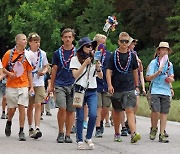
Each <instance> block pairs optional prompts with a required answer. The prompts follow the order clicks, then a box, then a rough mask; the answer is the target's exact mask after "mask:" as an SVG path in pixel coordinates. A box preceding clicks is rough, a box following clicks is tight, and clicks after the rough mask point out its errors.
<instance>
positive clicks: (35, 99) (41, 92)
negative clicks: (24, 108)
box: [29, 86, 46, 105]
mask: <svg viewBox="0 0 180 154" xmlns="http://www.w3.org/2000/svg"><path fill="white" fill-rule="evenodd" d="M34 92H35V95H34V96H29V104H30V105H32V104H36V103H42V102H43V101H44V99H45V98H46V93H45V88H44V86H39V87H34Z"/></svg>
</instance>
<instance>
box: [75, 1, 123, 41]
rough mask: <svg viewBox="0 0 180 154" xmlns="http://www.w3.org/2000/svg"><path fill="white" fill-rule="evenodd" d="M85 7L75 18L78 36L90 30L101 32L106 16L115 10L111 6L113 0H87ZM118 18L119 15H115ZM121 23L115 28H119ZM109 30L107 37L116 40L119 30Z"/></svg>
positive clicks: (84, 34)
mask: <svg viewBox="0 0 180 154" xmlns="http://www.w3.org/2000/svg"><path fill="white" fill-rule="evenodd" d="M87 2H88V4H87V7H86V8H85V9H84V11H83V12H82V15H80V16H78V17H77V18H76V26H77V29H78V31H79V37H83V36H87V35H88V34H89V33H91V32H97V33H102V34H105V35H106V33H105V32H103V27H104V24H105V22H106V19H107V17H108V16H112V15H115V10H114V8H113V6H112V3H113V2H114V0H108V1H107V0H88V1H87ZM116 17H117V20H119V16H116ZM119 27H120V28H119ZM121 27H122V26H121V24H120V23H119V25H118V26H117V29H118V30H120V29H121ZM118 30H116V31H114V32H110V35H109V38H110V39H111V40H113V41H114V42H113V43H115V41H116V42H117V38H118V33H119V31H118Z"/></svg>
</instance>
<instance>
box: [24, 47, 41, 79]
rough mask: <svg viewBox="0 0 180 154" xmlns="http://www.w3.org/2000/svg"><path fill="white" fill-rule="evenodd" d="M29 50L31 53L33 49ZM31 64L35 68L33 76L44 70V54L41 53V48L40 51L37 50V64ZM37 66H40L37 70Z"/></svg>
mask: <svg viewBox="0 0 180 154" xmlns="http://www.w3.org/2000/svg"><path fill="white" fill-rule="evenodd" d="M27 50H28V51H29V50H31V49H30V48H28V49H27ZM32 52H33V51H32ZM31 64H32V67H33V70H32V74H33V76H34V74H35V73H37V72H38V69H42V52H41V49H40V48H38V50H37V60H36V63H35V64H33V63H31ZM38 64H39V65H38ZM37 66H38V68H37Z"/></svg>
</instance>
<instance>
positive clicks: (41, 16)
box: [10, 0, 73, 57]
mask: <svg viewBox="0 0 180 154" xmlns="http://www.w3.org/2000/svg"><path fill="white" fill-rule="evenodd" d="M72 2H73V1H72V0H59V1H57V0H46V1H44V0H36V1H32V2H26V1H25V2H23V3H22V5H21V6H20V8H19V9H18V10H17V11H16V14H15V16H14V17H12V19H11V20H10V23H11V26H12V29H11V31H10V33H12V34H14V35H15V34H17V33H25V34H29V33H30V32H37V33H38V34H39V35H40V36H41V40H42V41H41V47H42V49H44V50H45V51H47V53H48V57H51V56H52V51H54V50H55V49H56V48H57V46H58V45H59V44H60V30H61V28H62V27H63V26H64V24H63V23H62V22H61V21H62V18H63V13H64V12H67V11H68V10H69V9H70V7H71V4H72Z"/></svg>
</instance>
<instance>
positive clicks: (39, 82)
mask: <svg viewBox="0 0 180 154" xmlns="http://www.w3.org/2000/svg"><path fill="white" fill-rule="evenodd" d="M26 56H27V57H28V58H29V60H30V61H31V65H32V66H35V69H34V70H32V75H33V86H34V87H38V86H44V75H43V76H38V75H37V72H38V71H41V70H42V68H43V66H46V65H47V64H48V60H47V56H46V52H45V51H43V50H41V49H40V55H39V56H38V51H36V52H33V51H31V50H28V52H27V54H26ZM38 59H39V60H38Z"/></svg>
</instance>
